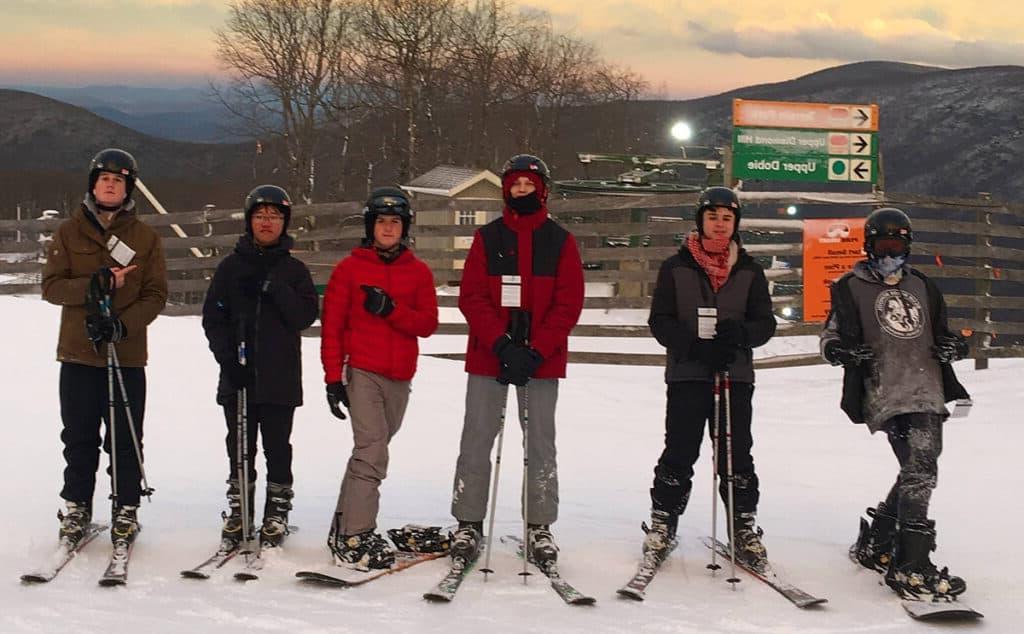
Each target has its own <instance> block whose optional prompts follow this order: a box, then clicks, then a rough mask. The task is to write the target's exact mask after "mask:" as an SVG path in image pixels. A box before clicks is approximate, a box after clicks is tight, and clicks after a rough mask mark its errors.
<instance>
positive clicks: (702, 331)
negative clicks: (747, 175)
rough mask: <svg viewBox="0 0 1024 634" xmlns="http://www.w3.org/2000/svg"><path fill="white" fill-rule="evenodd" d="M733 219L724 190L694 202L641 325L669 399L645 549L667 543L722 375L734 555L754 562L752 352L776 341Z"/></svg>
mask: <svg viewBox="0 0 1024 634" xmlns="http://www.w3.org/2000/svg"><path fill="white" fill-rule="evenodd" d="M740 214H741V207H740V203H739V199H738V198H737V197H736V194H735V193H734V192H733V191H732V190H731V189H729V188H727V187H711V188H708V189H707V190H705V191H704V192H703V193H702V194H701V196H700V199H699V201H698V203H697V209H696V218H695V219H696V223H697V229H696V230H695V231H693V232H692V233H690V234H689V235H688V236H687V238H686V241H685V242H684V244H683V246H682V247H680V249H679V253H678V254H676V255H674V256H672V257H671V258H669V259H667V260H666V261H665V262H664V263H662V265H661V270H660V271H659V272H658V282H657V286H656V288H655V291H654V297H653V299H652V301H651V312H650V317H649V319H648V321H647V323H648V325H649V326H650V329H651V333H652V334H653V335H654V337H655V338H656V339H657V340H658V343H660V344H661V345H663V346H665V348H666V366H665V382H666V383H667V384H668V389H667V398H668V402H667V406H666V416H665V449H664V451H663V452H662V454H661V457H660V458H659V460H658V464H657V466H656V467H655V469H654V483H653V486H652V487H651V507H652V509H651V528H650V531H649V532H648V533H647V537H646V538H645V540H644V550H645V552H649V551H654V552H658V551H663V550H664V549H666V548H667V547H668V545H669V543H670V542H671V541H672V540H673V539H674V537H675V532H676V525H677V523H678V518H679V515H681V514H682V513H683V511H684V510H685V509H686V504H687V501H688V500H689V497H690V490H691V488H692V479H693V465H694V463H695V462H696V461H697V457H698V456H699V454H700V445H701V439H702V437H703V434H704V423H705V421H709V422H710V421H712V420H713V419H714V385H715V374H716V373H723V372H728V377H729V379H730V380H731V390H730V398H729V407H730V413H731V417H732V463H733V474H734V478H733V482H734V507H733V522H734V527H735V528H734V531H735V546H736V557H737V558H738V559H741V560H745V561H748V562H751V563H755V564H756V563H758V562H760V561H763V560H764V558H765V548H764V546H763V545H762V543H761V540H760V536H761V530H760V529H759V528H757V527H756V525H755V515H756V512H757V503H758V498H759V490H758V479H757V474H756V473H755V471H754V460H753V458H752V457H751V455H750V449H751V446H752V445H753V438H752V437H751V429H750V424H751V418H752V407H751V400H752V397H753V393H754V365H753V351H752V349H753V348H756V347H758V346H761V345H764V344H765V343H766V342H767V341H768V340H769V339H771V337H772V335H774V334H775V316H774V314H773V313H772V301H771V296H770V294H769V291H768V282H767V280H766V279H765V275H764V270H763V269H762V268H761V266H760V265H759V264H757V263H756V262H755V261H754V259H753V258H752V257H750V255H748V254H747V252H746V251H745V250H744V249H743V248H742V247H741V246H740V243H739V237H738V232H739V223H740ZM699 315H703V317H702V318H701V317H699ZM723 400H724V398H723ZM723 410H724V405H723ZM718 428H719V429H718V435H719V438H720V439H722V442H721V443H720V445H719V449H720V450H719V452H718V465H717V469H718V474H719V475H720V476H721V484H720V486H719V492H720V493H721V495H722V499H723V500H725V501H726V502H727V503H728V481H727V479H726V473H727V470H726V466H727V463H726V451H725V442H724V439H725V428H724V424H723V423H722V422H721V421H720V422H719V424H718ZM709 432H711V429H710V425H709Z"/></svg>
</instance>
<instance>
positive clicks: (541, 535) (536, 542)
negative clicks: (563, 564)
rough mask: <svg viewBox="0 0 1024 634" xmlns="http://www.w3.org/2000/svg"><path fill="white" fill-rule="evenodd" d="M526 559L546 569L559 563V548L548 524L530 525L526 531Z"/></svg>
mask: <svg viewBox="0 0 1024 634" xmlns="http://www.w3.org/2000/svg"><path fill="white" fill-rule="evenodd" d="M526 559H527V560H528V561H529V562H530V563H533V564H536V565H538V566H540V567H544V566H545V565H546V564H554V563H556V562H557V561H558V546H556V545H555V537H554V535H552V534H551V526H550V525H548V524H530V525H529V526H528V527H527V529H526Z"/></svg>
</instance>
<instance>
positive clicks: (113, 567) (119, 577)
mask: <svg viewBox="0 0 1024 634" xmlns="http://www.w3.org/2000/svg"><path fill="white" fill-rule="evenodd" d="M134 546H135V540H134V539H133V540H132V541H130V542H129V541H125V540H123V539H120V540H118V541H116V542H114V550H113V551H112V552H111V553H110V563H108V564H107V569H106V570H104V571H103V576H101V577H100V580H99V584H100V585H101V586H108V587H109V586H123V585H125V584H126V583H128V562H129V560H130V559H131V556H132V549H133V548H134Z"/></svg>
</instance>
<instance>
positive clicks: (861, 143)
mask: <svg viewBox="0 0 1024 634" xmlns="http://www.w3.org/2000/svg"><path fill="white" fill-rule="evenodd" d="M854 138H855V139H856V141H854V142H853V147H855V148H857V152H856V153H857V154H863V153H864V148H866V147H867V146H868V145H869V143H868V141H867V139H865V138H864V137H863V136H861V135H859V134H858V135H856V136H855V137H854Z"/></svg>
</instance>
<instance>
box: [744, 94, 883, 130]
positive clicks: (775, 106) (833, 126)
mask: <svg viewBox="0 0 1024 634" xmlns="http://www.w3.org/2000/svg"><path fill="white" fill-rule="evenodd" d="M732 124H733V125H734V126H752V127H759V128H805V129H809V130H863V131H867V132H877V131H878V105H877V104H860V105H858V104H847V103H806V102H798V101H748V100H746V99H733V100H732Z"/></svg>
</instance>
